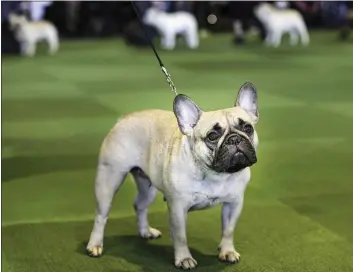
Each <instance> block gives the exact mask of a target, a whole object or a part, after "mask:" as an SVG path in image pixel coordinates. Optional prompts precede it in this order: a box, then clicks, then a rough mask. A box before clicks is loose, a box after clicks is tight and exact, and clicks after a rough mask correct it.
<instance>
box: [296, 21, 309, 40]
mask: <svg viewBox="0 0 353 272" xmlns="http://www.w3.org/2000/svg"><path fill="white" fill-rule="evenodd" d="M298 32H299V35H300V40H301V42H302V45H304V46H307V45H309V43H310V38H309V33H308V29H307V27H306V25H305V23H304V22H303V23H302V24H301V25H300V26H299V27H298Z"/></svg>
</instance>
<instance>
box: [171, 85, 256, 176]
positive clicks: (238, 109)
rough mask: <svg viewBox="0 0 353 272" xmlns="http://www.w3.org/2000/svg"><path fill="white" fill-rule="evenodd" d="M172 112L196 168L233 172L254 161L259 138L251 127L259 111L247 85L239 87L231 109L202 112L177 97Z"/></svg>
mask: <svg viewBox="0 0 353 272" xmlns="http://www.w3.org/2000/svg"><path fill="white" fill-rule="evenodd" d="M173 109H174V114H175V116H176V118H177V121H178V125H179V129H180V131H181V133H182V134H184V135H186V136H187V138H188V141H189V144H190V146H191V147H192V153H193V156H194V159H195V160H196V161H197V162H198V163H199V164H200V166H203V167H204V168H206V169H209V170H211V171H215V172H218V173H235V172H239V171H241V170H242V169H244V168H246V167H250V166H252V165H253V164H255V163H256V162H257V157H256V149H257V146H258V144H259V139H258V135H257V133H256V130H255V127H254V126H255V124H256V123H257V122H258V120H259V112H258V103H257V91H256V89H255V87H254V86H253V85H252V84H251V83H245V84H244V85H243V86H241V88H240V90H239V92H238V95H237V98H236V101H235V103H234V107H232V108H228V109H222V110H217V111H210V112H204V111H202V110H201V109H200V108H199V107H198V106H197V105H196V104H195V103H194V102H193V101H192V100H191V99H190V98H189V97H187V96H185V95H177V96H176V97H175V99H174V107H173Z"/></svg>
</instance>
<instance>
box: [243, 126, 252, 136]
mask: <svg viewBox="0 0 353 272" xmlns="http://www.w3.org/2000/svg"><path fill="white" fill-rule="evenodd" d="M243 131H244V132H245V133H246V134H247V135H252V134H253V133H254V128H253V127H252V126H251V125H249V124H246V125H245V126H244V128H243Z"/></svg>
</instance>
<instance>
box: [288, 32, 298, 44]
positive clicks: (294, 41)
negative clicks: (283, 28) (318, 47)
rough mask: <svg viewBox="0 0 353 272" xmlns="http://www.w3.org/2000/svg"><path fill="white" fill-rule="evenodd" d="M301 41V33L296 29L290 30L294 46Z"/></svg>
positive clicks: (290, 37)
mask: <svg viewBox="0 0 353 272" xmlns="http://www.w3.org/2000/svg"><path fill="white" fill-rule="evenodd" d="M298 42H299V35H298V33H297V31H296V30H295V29H293V30H291V31H290V32H289V44H290V45H292V46H294V45H297V44H298Z"/></svg>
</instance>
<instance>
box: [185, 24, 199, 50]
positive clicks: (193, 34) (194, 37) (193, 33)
mask: <svg viewBox="0 0 353 272" xmlns="http://www.w3.org/2000/svg"><path fill="white" fill-rule="evenodd" d="M195 21H196V20H195ZM183 35H184V37H185V41H186V44H187V45H188V47H189V48H191V49H196V48H198V47H199V33H198V27H197V23H196V22H195V23H194V24H192V25H190V26H189V29H187V30H186V31H185V32H184V33H183Z"/></svg>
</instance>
